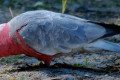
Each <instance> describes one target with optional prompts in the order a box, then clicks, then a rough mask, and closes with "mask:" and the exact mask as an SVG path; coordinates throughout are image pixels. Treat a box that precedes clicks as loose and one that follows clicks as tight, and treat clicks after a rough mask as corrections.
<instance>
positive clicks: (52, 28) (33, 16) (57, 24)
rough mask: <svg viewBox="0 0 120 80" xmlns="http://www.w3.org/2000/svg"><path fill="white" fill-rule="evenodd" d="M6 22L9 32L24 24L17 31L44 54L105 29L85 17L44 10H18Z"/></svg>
mask: <svg viewBox="0 0 120 80" xmlns="http://www.w3.org/2000/svg"><path fill="white" fill-rule="evenodd" d="M9 23H10V30H11V34H10V35H13V34H14V32H15V30H17V29H19V28H20V27H21V26H24V27H23V28H22V29H21V30H20V31H19V34H20V36H21V37H22V38H23V40H24V41H25V43H26V44H27V45H28V46H29V47H31V48H33V49H34V50H36V51H38V52H40V53H44V54H47V55H54V54H56V53H69V52H71V51H73V50H75V49H76V50H77V49H79V48H81V47H82V46H84V45H86V44H88V43H90V42H92V41H94V40H96V39H98V38H100V37H102V36H103V35H104V34H105V33H106V31H105V29H104V28H103V27H102V26H99V25H97V24H93V23H90V22H87V20H84V19H80V18H77V17H74V16H70V15H65V14H61V13H54V12H50V11H44V10H42V11H34V12H27V13H24V14H21V15H20V16H17V17H16V18H15V19H13V20H11V21H10V22H9ZM13 28H14V29H13Z"/></svg>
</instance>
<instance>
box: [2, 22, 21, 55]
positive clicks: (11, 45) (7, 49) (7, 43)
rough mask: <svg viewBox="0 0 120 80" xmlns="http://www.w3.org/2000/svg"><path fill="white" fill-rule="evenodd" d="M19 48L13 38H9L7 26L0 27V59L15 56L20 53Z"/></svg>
mask: <svg viewBox="0 0 120 80" xmlns="http://www.w3.org/2000/svg"><path fill="white" fill-rule="evenodd" d="M21 51H22V50H21V48H20V46H19V44H18V42H17V40H16V39H15V38H14V37H10V36H9V25H8V24H7V23H5V24H1V25H0V57H6V56H9V55H17V54H20V53H21Z"/></svg>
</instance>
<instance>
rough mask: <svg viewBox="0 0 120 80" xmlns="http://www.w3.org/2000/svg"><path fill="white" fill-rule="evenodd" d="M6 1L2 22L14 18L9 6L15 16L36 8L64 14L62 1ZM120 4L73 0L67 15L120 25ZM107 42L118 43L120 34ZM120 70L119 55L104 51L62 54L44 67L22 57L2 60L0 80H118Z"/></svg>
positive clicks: (116, 0)
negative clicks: (9, 7)
mask: <svg viewBox="0 0 120 80" xmlns="http://www.w3.org/2000/svg"><path fill="white" fill-rule="evenodd" d="M5 1H8V0H5ZM5 1H4V2H3V3H4V4H2V5H3V6H2V7H1V9H0V23H4V22H8V21H9V20H10V19H11V18H12V17H11V14H10V12H9V9H8V7H6V6H12V7H11V8H12V11H13V14H14V16H15V15H18V14H20V13H22V12H25V11H28V10H36V9H47V10H52V11H56V12H61V4H60V2H59V1H58V2H57V1H56V2H55V0H53V2H51V1H49V0H46V1H44V0H40V1H39V0H37V1H36V2H33V1H30V2H29V3H28V0H24V1H22V0H17V1H18V2H17V1H16V2H15V3H14V4H15V5H14V4H12V3H10V2H8V3H7V2H5ZM13 1H14V0H13ZM21 1H22V2H21ZM108 2H109V3H108ZM119 2H120V1H119V0H104V1H102V0H94V2H93V1H92V0H85V1H82V0H75V1H74V0H71V2H68V5H67V10H66V12H65V13H66V14H71V15H75V16H78V17H81V18H85V19H89V20H94V21H99V22H106V23H114V24H116V25H119V23H120V19H119V17H120V14H119V13H120V9H119V7H120V4H118V3H119ZM24 3H25V5H23V4H24ZM31 4H33V6H31ZM106 39H107V40H109V41H112V42H115V43H118V44H119V42H120V35H116V36H113V37H109V38H106ZM119 69H120V53H116V52H110V51H104V50H100V51H95V52H89V53H88V52H85V53H84V54H83V53H80V52H78V53H74V54H72V55H61V56H59V57H56V58H55V59H54V60H52V62H51V66H49V67H47V66H45V65H43V62H42V61H39V60H37V59H35V58H32V57H28V56H25V55H23V54H22V55H18V56H10V57H7V58H1V59H0V80H119V79H120V77H119V76H120V75H119V73H120V71H119Z"/></svg>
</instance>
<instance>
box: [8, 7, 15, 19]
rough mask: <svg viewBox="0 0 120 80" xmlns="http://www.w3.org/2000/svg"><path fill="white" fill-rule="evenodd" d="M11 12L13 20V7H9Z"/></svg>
mask: <svg viewBox="0 0 120 80" xmlns="http://www.w3.org/2000/svg"><path fill="white" fill-rule="evenodd" d="M9 11H10V14H11V17H12V18H13V17H14V15H13V11H12V9H11V7H9Z"/></svg>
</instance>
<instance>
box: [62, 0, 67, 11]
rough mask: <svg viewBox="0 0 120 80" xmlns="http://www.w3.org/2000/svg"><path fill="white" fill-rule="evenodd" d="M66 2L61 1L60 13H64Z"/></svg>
mask: <svg viewBox="0 0 120 80" xmlns="http://www.w3.org/2000/svg"><path fill="white" fill-rule="evenodd" d="M66 3H67V0H62V13H64V12H65V9H66Z"/></svg>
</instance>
